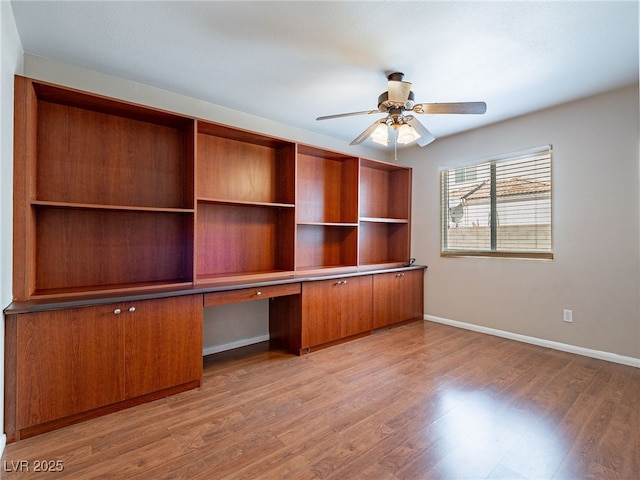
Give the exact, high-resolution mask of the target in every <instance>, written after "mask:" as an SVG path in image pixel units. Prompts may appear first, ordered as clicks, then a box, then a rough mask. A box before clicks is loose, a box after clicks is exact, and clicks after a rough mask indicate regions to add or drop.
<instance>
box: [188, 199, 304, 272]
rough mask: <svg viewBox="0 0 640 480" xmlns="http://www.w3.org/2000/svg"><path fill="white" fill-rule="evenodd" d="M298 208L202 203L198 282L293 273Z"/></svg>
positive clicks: (198, 210)
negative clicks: (295, 212)
mask: <svg viewBox="0 0 640 480" xmlns="http://www.w3.org/2000/svg"><path fill="white" fill-rule="evenodd" d="M293 251H294V210H293V209H292V208H275V207H268V206H259V205H232V204H226V203H208V202H199V203H198V206H197V227H196V259H197V260H196V282H197V283H201V282H205V281H206V280H207V279H209V280H216V279H219V278H220V277H224V276H229V277H237V276H242V275H246V276H252V275H257V274H260V275H264V274H265V273H270V272H273V273H277V274H281V273H282V272H287V271H290V272H293V269H294V265H293V260H294V253H293Z"/></svg>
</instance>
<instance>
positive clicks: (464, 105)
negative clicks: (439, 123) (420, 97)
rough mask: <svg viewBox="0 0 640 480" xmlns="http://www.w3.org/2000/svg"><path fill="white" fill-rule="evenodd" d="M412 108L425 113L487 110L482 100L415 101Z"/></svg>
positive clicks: (479, 112) (483, 111)
mask: <svg viewBox="0 0 640 480" xmlns="http://www.w3.org/2000/svg"><path fill="white" fill-rule="evenodd" d="M412 110H413V111H414V112H415V113H427V114H441V113H445V114H446V113H472V114H479V115H482V114H483V113H485V112H486V111H487V104H486V103H484V102H457V103H417V104H415V105H414V106H413V109H412Z"/></svg>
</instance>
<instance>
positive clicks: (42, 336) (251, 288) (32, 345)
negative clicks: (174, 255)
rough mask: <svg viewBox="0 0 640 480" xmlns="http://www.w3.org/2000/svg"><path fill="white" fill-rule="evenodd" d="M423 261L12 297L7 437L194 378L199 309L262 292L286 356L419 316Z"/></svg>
mask: <svg viewBox="0 0 640 480" xmlns="http://www.w3.org/2000/svg"><path fill="white" fill-rule="evenodd" d="M424 270H425V267H422V266H411V267H403V268H394V269H385V270H370V271H365V272H351V273H344V274H342V275H337V274H332V275H315V276H309V277H301V276H299V277H288V278H283V279H270V280H268V281H263V282H255V283H252V284H242V283H234V284H226V285H215V286H207V287H194V288H182V289H171V290H164V291H157V290H156V291H153V292H146V293H140V294H137V295H133V294H132V295H126V296H114V295H106V294H105V295H103V296H100V297H95V296H91V297H89V296H87V297H83V296H76V297H73V298H68V297H65V298H60V299H55V300H52V299H48V300H30V301H27V302H14V303H12V304H11V305H9V307H7V308H6V309H5V311H4V314H5V426H4V427H5V432H6V434H7V438H8V441H10V442H11V441H16V440H19V439H21V438H27V437H30V436H33V435H37V434H39V433H43V432H46V431H49V430H53V429H56V428H60V427H62V426H66V425H69V424H72V423H77V422H80V421H83V420H86V419H89V418H92V417H96V416H100V415H104V414H107V413H110V412H113V411H116V410H120V409H123V408H127V407H130V406H133V405H136V404H140V403H144V402H147V401H151V400H155V399H157V398H161V397H163V396H167V395H173V394H175V393H178V392H181V391H185V390H189V389H192V388H196V387H198V386H200V384H201V381H202V313H203V308H204V307H207V306H212V305H221V304H227V303H235V302H243V301H251V300H259V299H265V298H268V299H270V300H269V337H270V341H271V342H272V344H274V346H278V347H281V348H285V349H287V350H289V351H291V352H292V353H294V354H296V355H301V354H306V353H309V352H311V351H313V350H315V349H318V348H325V347H327V346H330V345H333V344H335V343H339V342H345V341H348V340H352V339H354V338H357V337H361V336H363V335H368V334H370V333H372V332H373V331H374V330H376V329H381V328H387V327H390V326H393V325H397V324H401V323H405V322H408V321H412V320H417V319H422V317H423V291H424V289H423V277H424Z"/></svg>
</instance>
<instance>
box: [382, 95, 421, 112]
mask: <svg viewBox="0 0 640 480" xmlns="http://www.w3.org/2000/svg"><path fill="white" fill-rule="evenodd" d="M415 104H416V102H415V95H414V94H413V92H409V96H408V97H407V100H406V101H405V102H404V103H399V102H392V101H390V100H389V92H388V91H387V92H383V93H381V94H380V96H378V110H380V111H381V112H388V111H389V109H390V108H401V109H402V110H411V109H412V108H413V106H414V105H415Z"/></svg>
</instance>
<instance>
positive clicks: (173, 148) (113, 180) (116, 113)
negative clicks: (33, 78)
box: [32, 85, 193, 208]
mask: <svg viewBox="0 0 640 480" xmlns="http://www.w3.org/2000/svg"><path fill="white" fill-rule="evenodd" d="M34 90H35V93H36V96H37V97H38V101H37V120H36V121H35V122H33V124H32V128H34V132H33V133H34V135H33V138H35V142H36V145H35V147H36V148H35V151H36V160H35V161H36V169H35V170H36V175H35V198H36V199H37V200H43V201H60V202H69V203H87V204H104V205H131V206H143V207H165V208H193V160H192V159H193V152H192V150H193V121H188V120H187V119H184V118H180V117H177V116H172V115H168V114H166V113H164V112H155V111H148V110H144V109H142V108H140V107H133V106H126V105H125V106H121V105H120V104H117V102H111V101H107V100H104V99H100V98H97V99H96V98H94V97H91V96H87V95H81V94H77V93H73V94H72V93H69V92H67V93H68V94H67V95H64V94H63V91H62V90H58V89H55V88H51V87H44V86H41V85H40V86H38V85H36V86H35V89H34ZM41 96H42V98H41ZM65 102H68V103H65ZM116 104H117V105H118V106H116Z"/></svg>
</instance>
